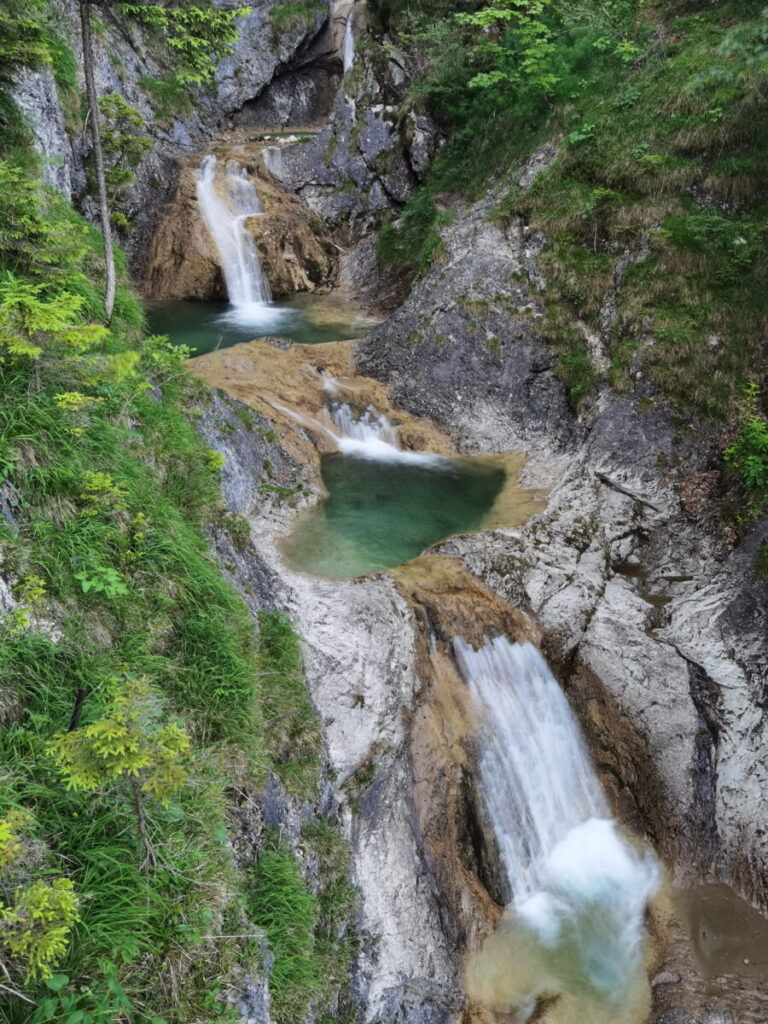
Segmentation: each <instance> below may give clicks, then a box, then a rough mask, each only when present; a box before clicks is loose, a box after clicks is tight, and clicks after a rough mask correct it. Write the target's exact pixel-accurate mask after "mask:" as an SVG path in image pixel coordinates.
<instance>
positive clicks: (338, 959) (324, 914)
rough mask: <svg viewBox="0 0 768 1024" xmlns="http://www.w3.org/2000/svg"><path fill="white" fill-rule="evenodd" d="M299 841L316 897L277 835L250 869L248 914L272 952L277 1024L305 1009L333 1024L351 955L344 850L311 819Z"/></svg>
mask: <svg viewBox="0 0 768 1024" xmlns="http://www.w3.org/2000/svg"><path fill="white" fill-rule="evenodd" d="M302 839H303V841H304V843H305V844H306V847H307V851H308V854H309V857H310V858H311V859H312V860H313V861H314V864H315V870H316V873H317V877H318V891H317V894H316V895H313V894H311V893H309V892H307V890H306V888H305V887H304V882H303V872H302V869H301V867H300V865H299V863H298V861H297V860H296V858H295V856H294V855H293V853H292V852H291V851H290V849H289V848H288V847H287V846H286V845H285V844H284V843H283V842H282V841H281V840H280V838H279V836H277V834H276V833H274V832H271V833H269V834H268V835H267V837H266V838H265V841H264V843H263V845H262V850H261V852H260V854H259V858H258V861H257V863H256V865H255V866H254V867H253V868H250V869H248V871H247V879H248V881H247V888H246V910H247V914H248V916H249V918H250V919H251V920H253V922H254V924H256V925H258V927H260V928H262V929H263V930H264V932H265V933H266V936H267V940H268V944H269V948H270V950H271V952H272V953H273V954H274V955H275V964H274V968H273V970H272V973H271V975H270V994H271V998H272V1014H273V1019H274V1020H275V1022H276V1024H296V1022H297V1021H301V1020H303V1019H304V1018H305V1016H306V1013H307V1010H308V1008H309V1006H310V1004H313V1005H314V1006H315V1007H316V1010H317V1011H319V1012H320V1013H321V1014H324V1013H329V1014H333V1015H332V1016H330V1017H329V1018H328V1019H336V1018H335V1010H336V1005H335V1004H336V999H337V994H338V990H339V988H340V987H341V986H343V985H344V984H345V983H346V982H347V980H348V978H349V970H350V966H351V962H352V954H353V951H354V934H353V931H352V929H351V928H350V919H351V918H352V917H353V914H354V909H355V891H354V889H352V888H351V886H350V884H349V870H350V865H349V850H348V848H347V846H346V844H345V843H344V842H343V840H342V839H341V837H340V836H339V832H338V829H337V827H336V825H335V824H334V823H333V822H332V821H330V820H328V819H326V818H319V819H316V820H313V821H310V822H308V823H307V824H306V825H305V826H304V828H303V830H302Z"/></svg>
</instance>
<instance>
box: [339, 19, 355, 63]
mask: <svg viewBox="0 0 768 1024" xmlns="http://www.w3.org/2000/svg"><path fill="white" fill-rule="evenodd" d="M352 16H353V12H352V11H350V12H349V15H348V17H347V23H346V25H345V26H344V47H343V53H342V59H343V61H344V72H345V74H346V72H347V71H349V69H350V68H351V67H352V65H353V64H354V62H355V36H354V33H353V31H352Z"/></svg>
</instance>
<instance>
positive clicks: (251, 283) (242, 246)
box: [197, 155, 272, 310]
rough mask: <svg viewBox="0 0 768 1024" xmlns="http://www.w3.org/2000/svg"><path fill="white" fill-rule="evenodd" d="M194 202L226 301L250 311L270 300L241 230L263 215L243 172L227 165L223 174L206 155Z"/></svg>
mask: <svg viewBox="0 0 768 1024" xmlns="http://www.w3.org/2000/svg"><path fill="white" fill-rule="evenodd" d="M197 198H198V201H199V203H200V209H201V211H202V214H203V218H204V220H205V223H206V226H207V228H208V231H209V232H210V234H211V237H212V238H213V241H214V243H215V245H216V248H217V250H218V253H219V257H220V259H221V269H222V271H223V273H224V280H225V281H226V284H227V294H228V295H229V301H230V302H231V303H232V305H233V306H235V307H240V308H241V309H251V310H253V307H259V306H263V305H264V304H266V303H268V302H270V301H271V299H272V294H271V292H270V290H269V283H268V282H267V279H266V277H265V276H264V272H263V271H262V269H261V262H260V261H259V254H258V252H257V250H256V245H255V243H254V241H253V236H252V235H251V233H250V231H248V229H247V228H246V226H245V221H246V220H247V219H248V218H249V217H254V216H257V215H258V214H260V213H263V210H262V208H261V202H260V201H259V196H258V193H257V192H256V189H255V187H254V185H253V182H252V181H250V179H249V178H248V176H247V174H246V172H245V168H243V167H238V166H237V164H235V163H233V162H231V161H230V162H227V163H226V165H225V167H224V170H223V173H222V172H221V171H220V170H219V168H218V165H217V161H216V157H215V156H213V155H208V156H206V157H205V158H204V159H203V162H202V163H201V164H200V168H199V170H198V172H197Z"/></svg>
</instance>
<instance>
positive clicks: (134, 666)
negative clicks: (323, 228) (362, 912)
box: [0, 0, 352, 1024]
mask: <svg viewBox="0 0 768 1024" xmlns="http://www.w3.org/2000/svg"><path fill="white" fill-rule="evenodd" d="M13 2H14V3H15V0H13ZM43 8H44V5H43V4H38V5H37V6H35V4H34V2H32V3H31V4H27V10H28V11H29V12H31V15H34V14H36V13H38V12H40V11H43ZM17 13H20V11H19V12H17ZM41 24H42V23H41V21H40V20H38V19H36V18H34V17H32V16H30V18H29V19H21V18H19V19H18V20H17V21H15V22H14V27H15V29H18V30H19V31H18V33H17V37H15V38H14V37H13V36H11V35H9V36H8V39H7V40H6V39H4V40H3V42H2V46H3V47H5V46H6V45H7V46H8V47H10V48H11V49H10V51H9V53H7V54H6V56H8V58H9V61H10V62H11V63H14V62H15V65H16V66H17V67H21V66H23V65H25V64H27V63H31V62H38V61H39V60H40V59H45V57H44V55H45V54H46V53H50V49H49V35H48V28H47V24H46V25H43V28H42V29H41ZM41 54H42V55H43V56H41ZM2 84H3V83H0V89H1V88H2ZM4 84H5V85H6V86H7V84H8V82H7V80H6V81H5V83H4ZM0 117H2V129H3V131H2V137H1V138H0V191H1V192H2V195H3V203H2V206H1V207H0V357H1V358H0V399H1V400H0V438H1V439H2V440H0V579H1V580H2V581H3V587H2V588H0V590H2V591H3V592H4V587H5V585H6V584H7V585H8V586H9V587H10V590H11V592H10V598H11V601H10V606H9V604H8V601H6V600H4V599H2V598H3V594H0V603H1V604H2V607H3V611H2V613H1V614H0V721H1V722H2V730H1V731H0V771H1V772H2V776H3V785H2V786H0V964H1V965H2V972H1V973H0V1021H3V1022H5V1024H22V1022H31V1024H45V1022H48V1021H51V1022H53V1021H56V1022H61V1021H67V1022H69V1024H96V1022H99V1024H102V1022H103V1024H107V1022H112V1021H115V1020H124V1021H130V1022H132V1024H149V1022H152V1024H161V1022H163V1021H166V1022H168V1024H171V1022H183V1021H192V1020H205V1021H226V1020H230V1019H233V1014H232V1012H231V1010H229V1009H228V1007H227V1003H226V1000H225V999H224V997H225V996H226V995H227V994H228V992H229V990H230V988H231V986H232V985H233V984H235V983H237V981H238V979H239V978H240V977H241V975H242V972H244V971H248V970H251V971H253V972H258V971H259V970H260V969H262V968H263V967H264V966H265V960H264V951H263V940H262V937H261V932H260V931H259V928H258V922H257V921H255V920H254V917H253V907H254V906H257V905H259V901H260V903H261V905H264V904H268V903H269V901H270V900H273V901H274V900H277V899H278V898H282V897H285V898H287V899H289V901H290V902H291V903H292V904H293V905H295V906H299V907H301V906H303V903H302V901H303V902H304V903H306V902H307V901H312V902H313V906H314V911H313V914H312V915H310V917H309V918H307V920H306V921H305V922H304V925H303V926H304V928H305V930H306V932H307V941H306V942H305V943H304V944H303V945H302V947H301V949H299V950H298V952H297V951H294V952H293V953H291V955H284V953H283V950H282V949H281V948H275V949H273V950H272V953H273V955H274V956H275V958H276V959H275V965H274V971H275V972H277V977H278V979H279V985H278V988H280V986H282V990H284V991H290V992H291V1005H303V1006H304V1007H306V1006H307V1005H309V1003H310V1002H313V1003H315V1004H317V1005H318V1006H319V1007H320V1010H321V1011H322V1010H324V1009H326V1008H327V1007H329V1006H330V1005H331V1004H332V1003H333V999H334V997H335V992H336V990H337V989H338V987H339V986H340V985H342V984H343V983H344V980H345V978H346V971H347V969H348V962H349V941H350V940H349V938H348V937H346V936H345V935H343V934H342V932H343V928H341V927H340V926H339V918H338V913H339V910H338V907H337V906H329V905H328V904H327V902H326V894H327V893H328V892H331V891H335V892H337V894H338V897H339V901H338V905H339V906H342V907H344V908H345V910H344V911H343V912H344V913H349V911H350V909H351V906H352V896H351V892H350V890H349V888H348V886H347V882H346V877H347V873H348V864H347V863H346V861H345V860H344V858H343V857H341V858H340V859H339V857H338V856H337V857H336V859H335V862H334V866H333V868H332V869H331V868H329V869H328V871H327V872H326V874H325V875H323V873H322V871H320V876H321V883H322V884H321V889H320V891H319V893H318V894H317V895H316V896H309V895H308V893H307V891H306V883H305V881H304V876H303V873H302V870H300V868H299V865H298V863H297V862H295V861H292V862H291V863H292V864H293V868H292V870H291V871H290V872H289V873H287V874H285V875H284V877H282V878H280V879H276V878H275V876H274V874H273V873H270V872H269V871H268V870H267V867H268V864H267V865H265V866H264V870H261V868H260V866H259V865H260V862H259V864H257V867H256V868H255V869H254V872H253V873H252V874H251V875H246V873H244V872H242V871H240V870H238V868H237V865H236V864H235V861H234V858H233V854H232V850H231V848H230V846H229V843H228V831H227V830H228V824H229V818H230V816H231V814H232V807H231V804H230V799H229V798H228V793H229V792H231V791H233V790H235V789H236V790H237V791H242V790H245V791H256V792H258V790H259V788H260V787H261V786H262V784H263V782H264V779H265V777H266V773H267V771H269V770H272V769H273V768H274V769H275V770H276V771H277V773H278V774H279V776H280V777H281V778H282V779H283V781H284V783H285V787H286V789H287V790H288V791H289V792H293V793H296V794H297V796H300V797H301V798H307V799H310V800H311V799H312V798H313V796H314V795H315V792H316V788H317V781H318V777H319V768H320V755H321V744H320V734H319V728H318V725H317V722H316V720H315V717H314V713H313V710H312V707H311V704H310V702H309V699H308V696H307V693H306V690H305V687H304V684H303V679H302V671H301V658H300V648H299V643H298V638H297V637H296V635H295V633H294V632H293V630H292V628H291V626H290V624H289V623H288V622H287V620H285V619H284V618H283V617H282V616H279V615H277V614H271V615H265V616H262V618H261V621H260V623H259V627H260V628H259V633H258V635H257V636H256V638H255V639H254V629H253V623H252V622H251V620H250V618H249V616H248V613H247V610H246V608H245V606H244V605H243V603H242V602H241V600H240V599H239V597H238V596H237V594H236V593H235V592H234V591H233V590H232V589H231V588H230V586H229V585H228V584H227V583H226V582H225V581H224V580H223V578H222V576H221V574H220V571H219V567H218V565H217V564H216V562H215V560H214V559H213V558H212V556H211V554H210V552H209V549H208V544H207V542H206V538H205V534H204V528H205V526H206V524H207V523H209V522H210V521H211V520H213V519H219V520H220V521H221V522H222V523H226V522H228V517H226V516H224V515H223V511H222V509H221V507H220V499H219V472H220V467H221V459H220V457H219V456H218V455H217V454H216V453H215V452H211V451H209V450H208V449H206V448H205V446H204V445H203V443H202V442H201V440H200V438H199V436H198V434H197V432H196V431H195V429H194V422H193V421H194V413H195V410H196V409H199V407H200V405H201V404H202V403H204V402H206V401H207V395H206V392H205V390H204V388H203V387H202V385H200V384H199V383H198V382H196V381H194V380H193V379H192V378H190V377H189V376H188V374H187V373H186V371H185V369H184V356H185V353H184V351H183V350H178V349H173V348H171V347H170V346H169V345H168V344H167V342H166V341H165V339H163V338H148V337H146V334H145V331H144V322H143V312H142V309H141V306H140V304H139V303H138V301H137V299H136V297H135V296H134V294H133V292H132V290H131V288H130V285H129V283H128V280H127V275H126V268H125V264H124V260H123V259H122V257H121V256H120V254H119V253H118V288H117V298H116V303H115V311H114V316H113V318H112V320H111V323H110V325H109V328H107V327H106V326H105V315H104V306H103V293H102V282H103V277H104V263H103V252H102V245H101V236H100V234H99V232H97V231H95V230H94V229H93V228H92V227H91V226H90V225H89V224H88V223H87V222H86V221H84V220H83V219H82V218H81V217H80V216H79V215H77V214H76V213H75V212H74V211H73V210H72V208H71V207H69V206H68V205H67V204H66V203H64V202H63V200H62V199H61V198H60V197H58V196H57V195H56V194H55V193H53V192H52V191H50V190H48V189H47V188H45V187H44V186H42V185H41V183H40V182H39V180H38V173H39V172H38V168H37V167H36V164H35V158H34V154H33V152H32V150H31V148H30V145H29V138H28V136H27V133H26V129H25V126H24V124H23V122H22V120H21V118H20V117H19V115H18V112H17V111H16V110H15V108H14V107H13V104H12V103H11V101H10V100H9V98H8V95H7V92H1V91H0ZM275 719H279V720H281V721H280V722H278V723H275V721H274V720H275ZM265 720H266V721H267V722H268V724H269V725H270V729H269V738H268V739H267V738H265V732H266V731H267V730H265V728H264V723H265ZM281 723H282V724H281ZM70 729H71V730H72V731H68V730H70ZM299 741H301V742H304V741H306V742H307V747H306V748H305V749H298V748H297V747H296V743H297V742H299ZM329 836H330V837H331V838H330V840H329ZM329 842H330V843H331V845H333V844H335V846H336V847H338V848H340V849H342V850H343V844H341V840H340V839H339V837H338V835H337V834H336V832H335V829H334V826H333V825H332V823H330V822H326V821H324V820H322V821H318V822H316V823H313V824H309V825H307V826H306V835H305V837H304V844H305V849H306V857H307V859H308V860H310V861H312V860H313V859H314V861H316V862H318V863H320V864H322V863H324V860H323V859H324V858H327V856H328V849H329ZM268 854H269V850H265V851H264V856H268ZM281 856H283V857H285V858H291V857H292V854H290V852H288V851H283V852H282V853H281ZM331 860H334V858H331ZM278 882H279V887H278ZM329 951H330V952H329ZM331 962H332V963H333V964H334V965H336V967H335V969H334V970H333V971H332V970H330V969H329V968H328V964H329V963H331ZM339 964H341V965H342V966H341V967H339V966H338V965H339ZM307 978H311V979H313V980H312V982H311V984H310V983H309V982H308V981H307ZM317 979H319V981H318V980H317ZM279 1000H280V996H279V995H277V996H276V1004H279ZM280 1019H281V1020H282V1021H284V1022H285V1024H287V1021H288V1020H289V1019H292V1018H290V1017H289V1016H287V1014H286V1013H283V1015H282V1017H281V1018H280ZM293 1019H295V1018H293Z"/></svg>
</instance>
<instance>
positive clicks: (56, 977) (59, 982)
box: [45, 974, 69, 992]
mask: <svg viewBox="0 0 768 1024" xmlns="http://www.w3.org/2000/svg"><path fill="white" fill-rule="evenodd" d="M68 984H69V978H68V977H67V975H66V974H52V975H51V976H50V978H46V979H45V986H46V988H49V989H50V990H51V992H61V990H62V989H63V988H64V986H65V985H68Z"/></svg>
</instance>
